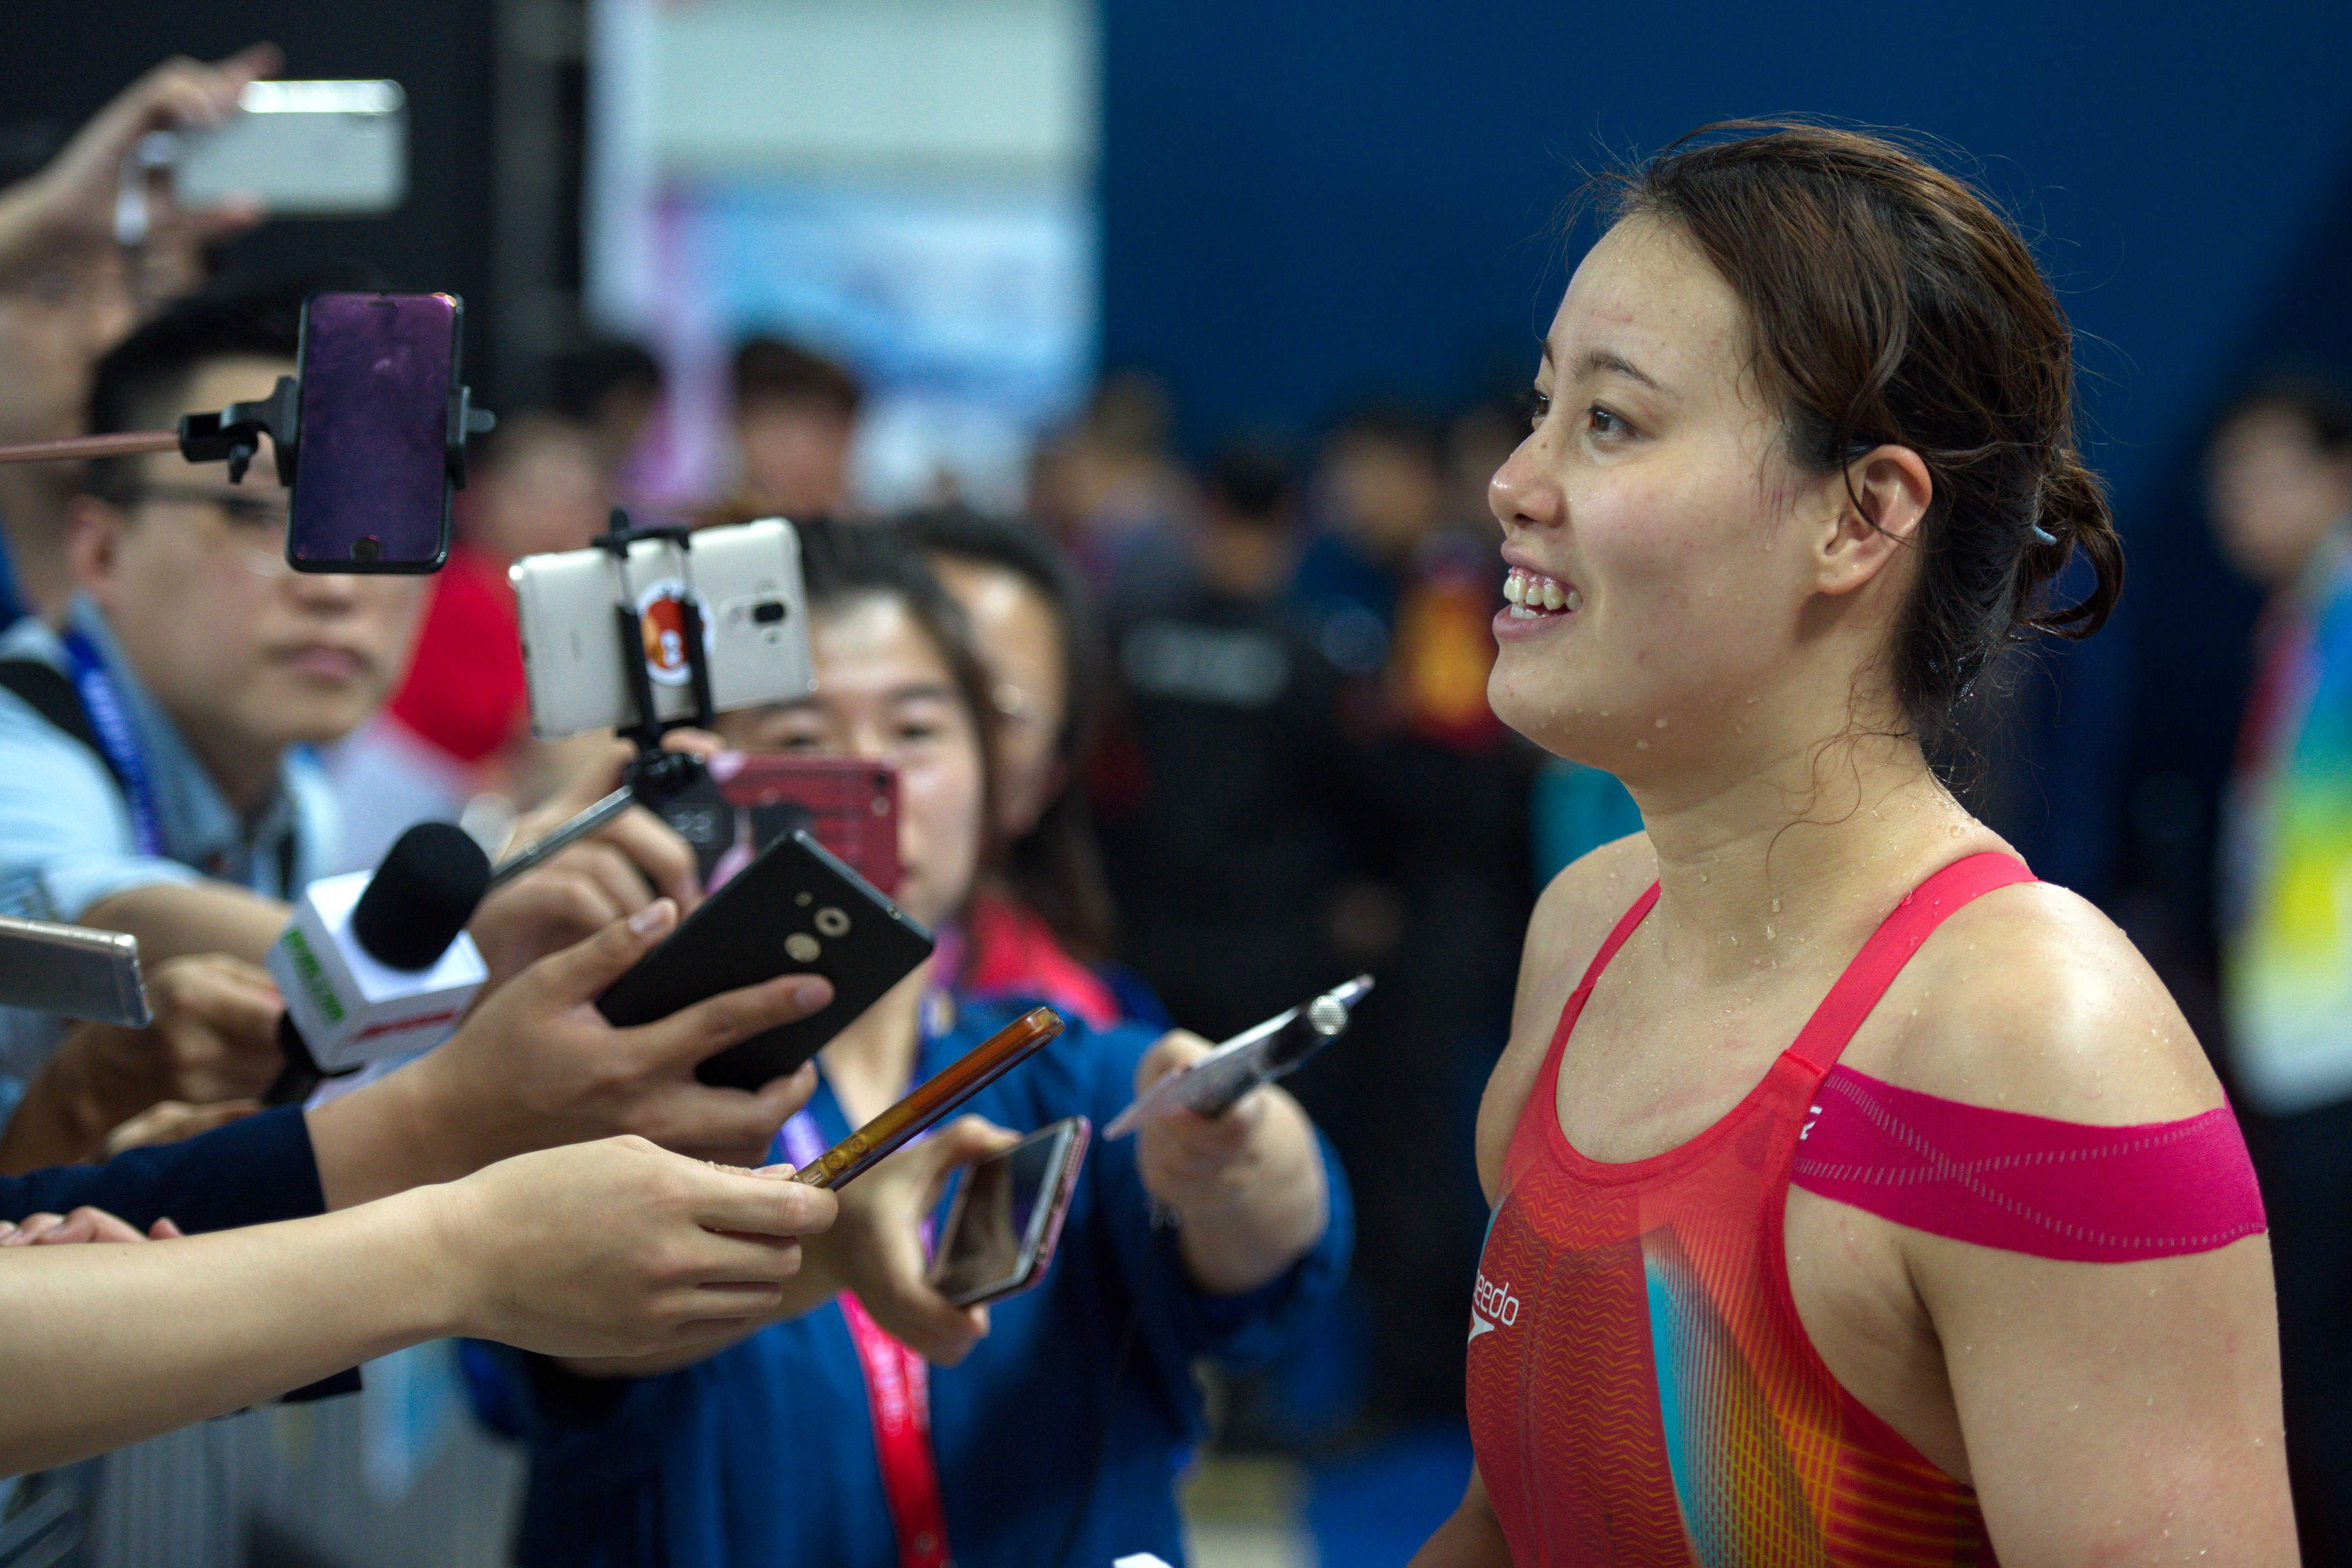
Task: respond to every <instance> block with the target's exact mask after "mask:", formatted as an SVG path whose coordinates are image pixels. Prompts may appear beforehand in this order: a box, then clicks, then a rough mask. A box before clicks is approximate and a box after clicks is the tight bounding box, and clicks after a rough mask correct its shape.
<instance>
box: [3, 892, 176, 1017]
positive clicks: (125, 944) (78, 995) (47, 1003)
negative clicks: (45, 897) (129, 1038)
mask: <svg viewBox="0 0 2352 1568" xmlns="http://www.w3.org/2000/svg"><path fill="white" fill-rule="evenodd" d="M0 1007H11V1008H23V1009H25V1010H26V1011H27V1012H37V1013H55V1014H58V1016H59V1017H62V1018H71V1019H89V1021H90V1022H92V1023H115V1024H121V1025H122V1026H124V1027H125V1028H127V1029H144V1028H146V1027H147V1024H148V1022H149V1021H150V1015H149V1013H148V1011H147V990H146V988H145V987H143V986H142V985H141V984H140V983H139V938H138V937H136V936H131V935H130V934H128V933H127V932H121V931H100V930H96V929H93V928H92V927H90V926H88V925H51V924H49V923H48V922H47V921H46V920H18V919H16V917H14V916H13V915H0Z"/></svg>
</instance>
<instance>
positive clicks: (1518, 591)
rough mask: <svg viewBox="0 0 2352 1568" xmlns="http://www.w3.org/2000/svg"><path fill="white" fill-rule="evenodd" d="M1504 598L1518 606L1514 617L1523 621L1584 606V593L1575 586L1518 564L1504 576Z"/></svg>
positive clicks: (1514, 610)
mask: <svg viewBox="0 0 2352 1568" xmlns="http://www.w3.org/2000/svg"><path fill="white" fill-rule="evenodd" d="M1503 597H1504V599H1506V600H1507V601H1509V602H1510V603H1511V604H1512V605H1513V606H1514V607H1515V608H1514V609H1513V611H1512V614H1513V616H1514V618H1515V619H1517V620H1521V621H1528V620H1532V619H1534V618H1535V617H1536V616H1538V615H1543V614H1558V613H1559V612H1561V611H1564V610H1565V611H1574V610H1578V609H1581V608H1582V607H1583V604H1584V596H1583V595H1582V594H1580V593H1579V592H1577V591H1576V590H1574V589H1573V588H1569V587H1565V586H1563V585H1562V584H1561V583H1559V582H1558V581H1556V580H1553V579H1551V578H1549V577H1545V576H1543V575H1541V574H1540V573H1538V572H1532V571H1529V570H1527V569H1526V568H1524V567H1517V566H1515V567H1513V568H1512V569H1511V570H1510V571H1509V572H1508V574H1507V575H1506V576H1505V577H1504V579H1503Z"/></svg>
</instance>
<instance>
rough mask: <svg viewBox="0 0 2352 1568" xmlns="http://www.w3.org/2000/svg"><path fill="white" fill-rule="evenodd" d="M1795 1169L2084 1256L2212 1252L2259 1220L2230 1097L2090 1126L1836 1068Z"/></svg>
mask: <svg viewBox="0 0 2352 1568" xmlns="http://www.w3.org/2000/svg"><path fill="white" fill-rule="evenodd" d="M1813 1101H1814V1103H1813V1106H1812V1113H1811V1119H1810V1120H1809V1121H1808V1122H1807V1123H1806V1124H1805V1127H1804V1131H1803V1133H1802V1134H1801V1139H1802V1141H1801V1142H1800V1143H1799V1144H1798V1145H1797V1161H1796V1168H1795V1172H1794V1176H1793V1177H1792V1179H1793V1180H1794V1181H1795V1183H1796V1185H1797V1186H1801V1187H1803V1188H1804V1189H1805V1190H1806V1191H1807V1192H1810V1193H1814V1194H1817V1195H1819V1196H1820V1197H1831V1198H1835V1199H1837V1200H1838V1201H1839V1202H1840V1203H1849V1204H1852V1205H1853V1207H1856V1208H1861V1209H1867V1210H1868V1211H1869V1212H1871V1213H1872V1214H1875V1215H1877V1216H1879V1217H1880V1218H1883V1219H1891V1220H1894V1221H1895V1223H1896V1224H1898V1225H1907V1226H1910V1227H1911V1228H1914V1229H1916V1230H1926V1231H1931V1232H1933V1233H1934V1234H1936V1235H1937V1236H1948V1237H1950V1238H1952V1239H1954V1240H1957V1241H1972V1242H1974V1243H1976V1244H1977V1245H1978V1246H1979V1247H1998V1248H2000V1249H2003V1250H2004V1251H2009V1252H2027V1253H2032V1255H2033V1256H2035V1257H2037V1258H2061V1259H2066V1260H2071V1261H2075V1262H2084V1263H2128V1262H2131V1261H2133V1260H2136V1259H2141V1258H2170V1257H2176V1256H2179V1254H2182V1253H2186V1252H2208V1251H2210V1250H2212V1249H2214V1248H2217V1247H2226V1246H2228V1245H2229V1244H2230V1243H2231V1242H2232V1241H2235V1240H2237V1239H2240V1238H2241V1237H2245V1236H2252V1235H2253V1234H2254V1233H2255V1232H2257V1231H2259V1230H2261V1229H2263V1197H2262V1193H2261V1191H2260V1189H2258V1188H2257V1187H2256V1186H2255V1185H2254V1167H2253V1164H2252V1161H2251V1160H2249V1159H2248V1158H2247V1157H2246V1142H2245V1139H2244V1138H2243V1137H2242V1136H2241V1135H2240V1134H2239V1132H2238V1123H2237V1118H2236V1117H2234V1116H2232V1115H2231V1113H2230V1112H2229V1109H2228V1108H2227V1107H2226V1106H2225V1107H2222V1108H2221V1109H2219V1110H2213V1111H2208V1112H2206V1113H2204V1114H2203V1115H2201V1116H2190V1117H2189V1118H2187V1119H2186V1120H2184V1121H2179V1122H2146V1123H2141V1124H2137V1125H2134V1126H2127V1127H2095V1126H2091V1125H2088V1124H2084V1123H2081V1122H2058V1121H2053V1120H2051V1119H2050V1118H2049V1117H2047V1116H2026V1115H2021V1114H2019V1113H2017V1112H2014V1111H1996V1110H1993V1109H1992V1108H1991V1107H1990V1106H1985V1105H1967V1104H1963V1103H1960V1102H1959V1101H1957V1100H1946V1099H1942V1098H1940V1097H1938V1096H1937V1095H1934V1094H1922V1093H1919V1092H1916V1091H1915V1090H1910V1089H1898V1088H1897V1087H1895V1085H1894V1084H1892V1083H1883V1082H1880V1081H1879V1080H1877V1079H1875V1078H1873V1077H1870V1076H1869V1075H1868V1074H1866V1073H1861V1072H1856V1071H1853V1069H1852V1068H1848V1067H1839V1068H1835V1069H1833V1070H1832V1071H1831V1072H1830V1074H1829V1076H1828V1077H1826V1078H1824V1079H1823V1080H1822V1086H1821V1089H1820V1091H1819V1092H1817V1093H1816V1094H1815V1095H1814V1097H1813Z"/></svg>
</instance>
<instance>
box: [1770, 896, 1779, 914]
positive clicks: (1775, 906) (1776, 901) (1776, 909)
mask: <svg viewBox="0 0 2352 1568" xmlns="http://www.w3.org/2000/svg"><path fill="white" fill-rule="evenodd" d="M1772 913H1773V914H1775V915H1778V914H1780V900H1779V899H1777V898H1776V899H1774V900H1773V901H1772Z"/></svg>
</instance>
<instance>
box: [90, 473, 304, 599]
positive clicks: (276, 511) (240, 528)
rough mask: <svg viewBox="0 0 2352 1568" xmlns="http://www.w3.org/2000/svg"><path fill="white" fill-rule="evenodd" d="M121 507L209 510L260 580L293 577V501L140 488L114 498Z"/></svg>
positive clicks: (194, 488)
mask: <svg viewBox="0 0 2352 1568" xmlns="http://www.w3.org/2000/svg"><path fill="white" fill-rule="evenodd" d="M114 498H115V499H116V500H117V501H118V502H119V503H120V504H121V505H123V506H131V505H133V504H135V503H137V502H140V501H162V502H164V503H165V504H167V505H173V506H183V507H210V508H211V509H212V512H213V514H214V516H215V517H219V518H220V519H221V521H222V522H223V523H224V524H226V529H225V531H226V533H227V535H228V537H229V540H230V542H231V543H232V544H233V545H234V546H235V547H236V556H237V560H238V563H239V564H240V565H242V566H243V567H244V568H245V570H247V571H249V572H252V573H253V574H254V575H255V576H256V577H290V576H291V575H293V571H294V569H293V568H292V567H290V566H288V565H287V564H286V521H287V517H288V515H289V507H290V506H291V505H292V503H291V501H290V500H289V498H288V497H286V496H285V494H284V493H283V492H280V493H278V495H277V496H276V497H263V496H240V495H236V494H235V493H234V492H231V491H227V490H210V489H206V488H205V486H201V485H137V486H131V488H130V489H128V490H126V491H124V492H122V493H121V495H120V496H119V497H114Z"/></svg>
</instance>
